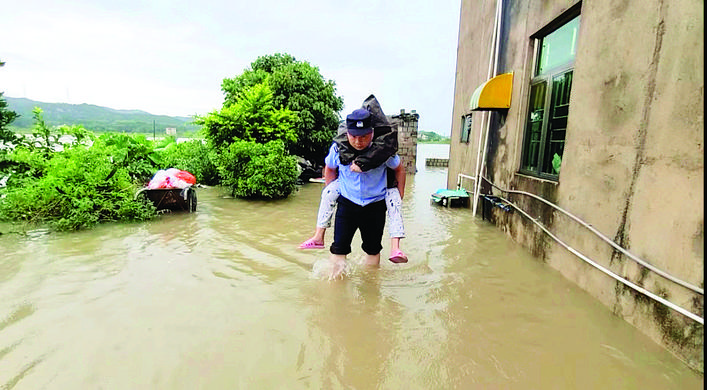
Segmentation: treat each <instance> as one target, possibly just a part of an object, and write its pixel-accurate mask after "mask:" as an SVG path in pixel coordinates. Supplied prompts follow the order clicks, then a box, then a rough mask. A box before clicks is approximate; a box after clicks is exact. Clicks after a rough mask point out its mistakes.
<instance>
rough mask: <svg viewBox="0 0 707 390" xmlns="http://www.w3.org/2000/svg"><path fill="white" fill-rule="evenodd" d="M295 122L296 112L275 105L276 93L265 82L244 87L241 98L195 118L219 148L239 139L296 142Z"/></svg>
mask: <svg viewBox="0 0 707 390" xmlns="http://www.w3.org/2000/svg"><path fill="white" fill-rule="evenodd" d="M296 122H297V116H296V114H295V113H294V112H292V111H290V110H288V109H286V108H276V107H275V105H274V102H273V93H272V91H271V90H270V87H268V85H267V83H265V82H263V83H259V84H255V85H253V86H251V87H247V88H245V89H243V90H242V91H241V93H240V94H239V96H238V98H236V99H230V100H229V101H228V103H227V104H225V105H224V107H223V108H222V109H221V110H220V111H213V112H211V113H209V114H207V115H206V116H203V117H200V116H197V117H196V119H195V123H197V124H199V125H202V126H203V129H204V131H205V132H206V138H207V139H208V140H209V141H210V142H211V145H212V147H213V148H214V149H217V150H218V149H222V148H224V147H228V145H230V144H231V143H233V142H235V141H238V140H241V141H253V142H257V143H267V142H269V141H273V140H280V141H282V142H283V143H284V144H285V145H288V146H289V145H293V144H295V143H296V142H297V133H296V130H295V128H294V126H295V123H296Z"/></svg>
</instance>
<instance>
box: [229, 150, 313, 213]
mask: <svg viewBox="0 0 707 390" xmlns="http://www.w3.org/2000/svg"><path fill="white" fill-rule="evenodd" d="M218 164H219V172H220V174H221V178H222V184H223V185H225V186H228V187H230V188H231V191H232V194H233V195H234V196H238V197H243V198H268V199H276V198H285V197H287V196H288V195H290V194H291V193H292V191H294V189H295V183H296V182H297V177H298V176H299V172H298V169H297V160H296V159H295V158H294V157H293V156H289V155H287V152H286V151H285V146H284V144H283V143H282V141H270V142H268V143H266V144H259V143H256V142H253V141H236V142H234V143H232V144H231V145H229V147H228V148H227V149H225V150H224V151H223V153H222V154H220V155H219V158H218Z"/></svg>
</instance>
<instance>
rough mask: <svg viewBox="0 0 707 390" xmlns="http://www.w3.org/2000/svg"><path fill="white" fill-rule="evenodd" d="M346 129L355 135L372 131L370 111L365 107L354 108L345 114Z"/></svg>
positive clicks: (358, 135)
mask: <svg viewBox="0 0 707 390" xmlns="http://www.w3.org/2000/svg"><path fill="white" fill-rule="evenodd" d="M346 131H348V132H349V134H351V135H353V136H355V137H360V136H362V135H366V134H369V133H372V132H373V126H371V113H370V112H368V110H366V109H365V108H358V109H355V110H354V111H353V112H352V113H350V114H349V115H347V116H346Z"/></svg>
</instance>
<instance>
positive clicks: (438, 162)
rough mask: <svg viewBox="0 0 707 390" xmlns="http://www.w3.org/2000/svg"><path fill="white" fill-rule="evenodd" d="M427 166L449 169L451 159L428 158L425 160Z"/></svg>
mask: <svg viewBox="0 0 707 390" xmlns="http://www.w3.org/2000/svg"><path fill="white" fill-rule="evenodd" d="M425 166H428V167H448V166H449V159H448V158H428V159H425Z"/></svg>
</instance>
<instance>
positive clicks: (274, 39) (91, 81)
mask: <svg viewBox="0 0 707 390" xmlns="http://www.w3.org/2000/svg"><path fill="white" fill-rule="evenodd" d="M459 7H460V1H459V0H437V1H429V0H408V1H402V0H368V1H343V0H338V1H337V0H299V1H296V0H295V1H285V0H251V1H239V0H230V1H228V0H223V1H221V0H201V1H194V0H189V1H181V0H177V1H167V0H158V1H155V0H148V1H136V0H121V1H115V0H90V1H89V0H76V1H72V0H67V1H54V0H22V1H8V2H5V4H4V5H3V6H2V12H0V25H1V26H3V37H2V40H1V41H0V61H3V62H5V66H4V67H2V68H0V92H4V93H5V96H9V97H25V98H29V99H33V100H38V101H43V102H65V103H72V104H80V103H88V104H95V105H99V106H106V107H110V108H116V109H139V110H144V111H147V112H149V113H152V114H161V115H172V116H191V115H194V114H199V115H203V114H206V113H208V112H210V111H213V110H216V109H219V108H220V107H221V104H222V103H223V93H222V92H221V82H222V81H223V79H224V78H227V77H228V78H230V77H234V76H237V75H239V74H241V73H242V72H243V71H244V70H245V69H247V68H249V67H250V64H251V62H253V61H254V60H255V59H256V58H258V57H259V56H262V55H269V54H274V53H288V54H291V55H293V56H294V57H295V58H296V59H297V60H298V61H307V62H309V63H310V64H312V65H314V66H316V67H318V68H319V71H320V73H321V74H322V75H323V76H324V78H325V79H327V80H333V81H334V82H335V83H336V87H337V95H338V96H342V97H343V98H344V104H345V107H344V110H343V111H342V112H341V114H342V116H345V115H346V114H347V113H349V112H350V111H352V110H353V109H355V108H357V107H359V106H360V105H361V103H362V102H363V99H365V98H366V97H367V96H368V95H369V94H371V93H373V94H374V95H376V97H377V98H378V100H379V101H380V103H381V105H382V107H383V111H384V112H385V113H386V114H388V115H391V114H395V113H398V112H400V109H405V110H406V111H407V112H409V111H410V110H417V112H418V113H419V114H420V122H419V129H420V130H425V131H435V132H438V133H440V134H444V135H449V133H450V124H451V115H452V102H453V97H454V72H455V68H456V48H457V37H458V28H459Z"/></svg>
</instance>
